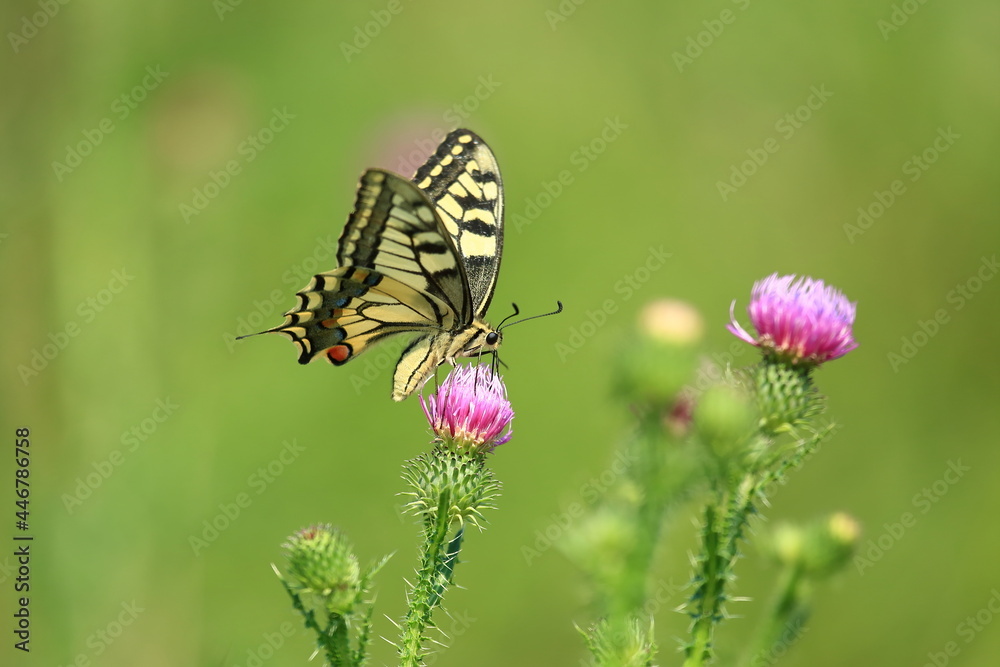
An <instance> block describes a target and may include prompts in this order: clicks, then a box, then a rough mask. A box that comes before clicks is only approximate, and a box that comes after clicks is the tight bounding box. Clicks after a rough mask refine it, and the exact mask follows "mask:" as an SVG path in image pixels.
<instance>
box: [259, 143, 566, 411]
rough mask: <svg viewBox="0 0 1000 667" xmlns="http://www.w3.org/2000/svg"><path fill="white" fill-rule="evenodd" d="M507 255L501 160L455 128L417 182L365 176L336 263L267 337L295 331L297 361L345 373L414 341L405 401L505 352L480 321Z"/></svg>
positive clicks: (397, 391)
mask: <svg viewBox="0 0 1000 667" xmlns="http://www.w3.org/2000/svg"><path fill="white" fill-rule="evenodd" d="M502 252H503V183H502V181H501V180H500V168H499V166H498V165H497V161H496V157H494V155H493V151H491V150H490V148H489V146H487V145H486V143H485V142H484V141H483V140H482V139H480V138H479V137H478V136H477V135H476V134H474V133H473V132H470V131H469V130H461V129H460V130H455V131H454V132H452V133H451V134H449V135H448V136H447V137H445V138H444V141H442V142H441V145H440V146H438V148H437V151H436V152H435V153H434V155H432V156H431V157H430V159H428V160H427V162H426V163H425V164H424V165H423V166H422V167H420V169H418V170H417V173H416V175H415V176H414V177H413V180H412V181H409V180H406V179H405V178H403V177H401V176H397V175H396V174H393V173H391V172H389V171H385V170H382V169H368V170H367V171H365V172H364V173H363V174H362V175H361V183H360V185H359V186H358V192H357V197H356V199H355V203H354V211H353V212H352V213H351V215H350V217H349V218H348V219H347V225H346V226H345V227H344V231H343V233H342V234H341V235H340V245H339V249H338V251H337V268H335V269H333V270H331V271H326V272H325V273H320V274H318V275H316V276H314V277H313V278H312V280H311V281H310V282H309V284H308V285H307V286H306V287H305V288H304V289H303V290H302V291H300V292H299V293H298V294H297V295H296V296H297V297H298V300H299V303H298V305H297V306H296V307H295V308H294V309H292V310H290V311H289V312H287V313H286V314H285V321H284V322H283V323H282V324H281V325H280V326H277V327H274V328H273V329H268V330H267V331H263V332H261V333H280V334H284V335H285V336H288V337H289V338H290V339H291V340H292V342H293V343H295V344H296V345H297V346H298V348H299V363H301V364H305V363H308V362H310V361H313V360H314V359H316V358H318V357H325V358H326V359H327V360H329V361H330V362H332V363H333V364H335V365H337V366H340V365H342V364H346V363H347V362H348V361H350V360H351V359H354V358H355V357H357V356H358V355H359V354H361V353H362V352H364V351H365V350H366V349H368V347H369V346H371V345H373V344H375V343H378V342H381V341H384V340H386V339H388V338H392V337H397V336H404V335H410V336H413V339H412V341H411V342H410V343H409V346H408V347H406V348H405V349H404V351H403V354H402V356H401V357H400V359H399V362H398V364H397V365H396V370H395V373H394V375H393V386H392V398H393V399H394V400H396V401H401V400H403V399H404V398H406V397H407V396H409V395H410V394H412V393H413V392H414V391H416V390H418V389H419V388H420V387H422V386H423V384H424V382H426V381H427V379H428V378H429V377H430V376H431V375H432V374H433V373H434V371H435V369H436V368H437V367H438V366H439V365H440V364H442V363H444V362H446V361H448V362H454V360H455V358H456V357H471V356H476V355H479V354H482V353H489V352H492V351H494V350H496V349H497V347H498V346H499V345H500V340H501V333H500V331H499V330H498V329H494V328H493V327H491V326H490V325H488V324H486V322H485V321H484V320H483V317H484V316H485V315H486V310H487V308H489V305H490V300H491V299H492V298H493V291H494V288H495V287H496V281H497V273H498V271H499V270H500V257H501V254H502ZM560 307H561V305H560Z"/></svg>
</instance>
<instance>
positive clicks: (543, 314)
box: [497, 301, 563, 331]
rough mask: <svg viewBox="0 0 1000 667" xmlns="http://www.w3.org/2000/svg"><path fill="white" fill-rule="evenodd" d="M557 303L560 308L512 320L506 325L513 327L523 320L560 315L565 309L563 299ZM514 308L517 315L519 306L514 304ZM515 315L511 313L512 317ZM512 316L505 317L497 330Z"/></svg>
mask: <svg viewBox="0 0 1000 667" xmlns="http://www.w3.org/2000/svg"><path fill="white" fill-rule="evenodd" d="M556 305H557V306H558V308H556V309H555V310H553V311H552V312H551V313H542V314H541V315H532V316H531V317H525V318H524V319H522V320H517V321H516V322H511V323H510V324H508V325H506V326H508V327H512V326H514V325H515V324H520V323H521V322H527V321H528V320H535V319H538V318H539V317H548V316H549V315H558V314H559V313H561V312H562V311H563V305H562V301H556ZM514 309H515V310H514V315H516V314H517V306H514ZM514 315H511V316H510V317H513V316H514ZM510 317H505V318H504V320H503V322H501V323H500V325H499V326H498V327H497V331H500V327H502V326H504V322H506V321H507V320H509V319H510Z"/></svg>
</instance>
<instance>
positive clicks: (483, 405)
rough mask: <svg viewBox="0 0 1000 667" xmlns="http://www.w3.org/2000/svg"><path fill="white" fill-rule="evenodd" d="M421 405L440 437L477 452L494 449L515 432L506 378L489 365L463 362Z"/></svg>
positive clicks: (421, 400)
mask: <svg viewBox="0 0 1000 667" xmlns="http://www.w3.org/2000/svg"><path fill="white" fill-rule="evenodd" d="M420 406H421V407H422V408H423V409H424V414H425V415H427V421H428V422H430V425H431V428H432V429H434V433H436V434H437V436H438V437H439V438H442V439H443V440H445V441H448V442H454V443H457V444H462V445H466V446H468V447H470V448H472V449H475V450H477V451H493V449H494V448H495V447H497V446H498V445H502V444H504V443H505V442H508V441H509V440H510V438H511V435H512V434H513V431H512V430H511V428H510V422H511V420H512V419H514V410H513V409H512V408H511V407H510V401H508V400H507V388H506V387H505V386H504V383H503V378H501V377H500V376H498V375H494V374H493V369H491V368H490V367H489V366H488V365H486V364H481V365H477V366H467V365H460V366H456V367H455V369H454V370H453V371H452V372H451V373H450V374H449V375H448V377H447V378H445V380H444V382H442V383H441V386H440V387H438V390H437V391H436V392H435V393H434V394H433V395H432V396H431V397H429V398H427V399H424V396H423V395H422V394H421V396H420Z"/></svg>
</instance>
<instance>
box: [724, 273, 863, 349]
mask: <svg viewBox="0 0 1000 667" xmlns="http://www.w3.org/2000/svg"><path fill="white" fill-rule="evenodd" d="M735 307H736V301H733V303H732V305H731V306H730V307H729V318H730V323H729V324H728V325H727V326H726V328H727V329H729V331H730V332H731V333H732V334H733V335H735V336H736V337H738V338H740V339H742V340H744V341H746V342H748V343H750V344H751V345H756V346H757V347H759V348H761V349H762V350H764V352H765V353H772V354H774V355H775V356H777V357H778V358H781V359H785V360H787V361H790V362H791V363H793V364H799V363H803V364H807V365H819V364H821V363H823V362H825V361H830V360H832V359H837V358H839V357H842V356H844V355H845V354H847V353H848V352H850V351H851V350H853V349H854V348H856V347H857V346H858V343H857V341H855V340H854V332H853V329H852V327H853V326H854V316H855V313H856V309H857V303H856V302H854V303H852V302H850V301H848V300H847V297H845V296H844V295H843V293H842V292H840V291H839V290H837V289H836V288H834V287H831V286H828V285H825V284H824V283H823V281H822V280H813V279H812V278H808V277H800V278H796V276H794V275H790V276H779V275H778V274H777V273H773V274H771V275H770V276H768V277H767V278H764V279H763V280H759V281H757V282H756V283H754V286H753V292H752V294H751V298H750V305H749V306H748V307H747V313H749V315H750V322H751V323H752V324H753V327H754V329H756V331H757V338H754V337H753V336H751V335H750V334H749V333H747V332H746V330H744V329H743V327H741V326H740V325H739V323H738V322H737V321H736V317H735V315H734V312H733V311H734V309H735Z"/></svg>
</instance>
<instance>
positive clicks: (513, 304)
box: [497, 303, 521, 331]
mask: <svg viewBox="0 0 1000 667" xmlns="http://www.w3.org/2000/svg"><path fill="white" fill-rule="evenodd" d="M510 305H511V306H512V307H513V308H514V312H513V313H511V314H510V315H508V316H507V317H505V318H503V319H502V320H500V324H498V325H497V331H500V327H502V326H503V323H504V322H506V321H507V320H509V319H510V318H512V317H517V316H518V314H519V313H520V312H521V309H520V308H518V307H517V304H516V303H512V304H510Z"/></svg>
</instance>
